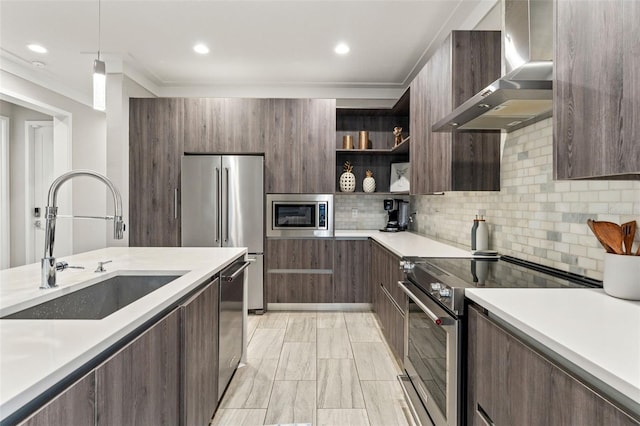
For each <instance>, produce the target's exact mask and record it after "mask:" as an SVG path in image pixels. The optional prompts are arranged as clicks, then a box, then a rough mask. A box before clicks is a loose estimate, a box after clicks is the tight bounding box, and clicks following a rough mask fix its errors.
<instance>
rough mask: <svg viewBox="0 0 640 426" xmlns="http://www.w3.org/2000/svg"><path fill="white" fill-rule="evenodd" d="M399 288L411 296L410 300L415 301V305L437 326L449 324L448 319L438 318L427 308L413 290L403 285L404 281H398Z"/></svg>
mask: <svg viewBox="0 0 640 426" xmlns="http://www.w3.org/2000/svg"><path fill="white" fill-rule="evenodd" d="M398 286H399V287H400V289H401V290H402V291H404V292H405V294H406V295H407V296H409V299H411V300H412V301H413V303H415V304H416V305H418V307H419V308H420V309H421V310H422V311H423V312H424V313H425V314H427V316H428V317H429V318H431V320H432V321H433V322H434V323H435V324H437V325H444V324H446V323H447V319H446V318H440V317H439V316H437V315H436V314H434V313H433V312H431V310H430V309H429V308H427V306H426V305H425V304H424V303H422V302H421V301H420V300H419V299H418V298H417V297H416V296H415V295H414V294H413V292H412V291H411V290H409V289H408V288H407V286H406V285H404V284H403V283H402V281H398Z"/></svg>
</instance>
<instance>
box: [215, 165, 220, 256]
mask: <svg viewBox="0 0 640 426" xmlns="http://www.w3.org/2000/svg"><path fill="white" fill-rule="evenodd" d="M214 188H215V190H216V198H218V202H220V201H219V198H220V197H219V194H220V169H219V168H217V167H216V181H215V182H214ZM219 210H220V209H215V212H214V214H215V215H216V218H215V227H214V228H215V234H214V237H215V240H216V243H217V242H219V241H220V213H219Z"/></svg>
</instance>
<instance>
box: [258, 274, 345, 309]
mask: <svg viewBox="0 0 640 426" xmlns="http://www.w3.org/2000/svg"><path fill="white" fill-rule="evenodd" d="M267 294H268V300H267V301H268V302H269V303H332V302H333V275H332V274H304V273H302V274H301V273H291V274H281V273H267Z"/></svg>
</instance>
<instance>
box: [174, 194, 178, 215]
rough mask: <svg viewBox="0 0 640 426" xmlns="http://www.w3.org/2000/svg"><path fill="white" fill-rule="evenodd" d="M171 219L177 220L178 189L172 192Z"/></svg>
mask: <svg viewBox="0 0 640 426" xmlns="http://www.w3.org/2000/svg"><path fill="white" fill-rule="evenodd" d="M173 218H174V219H178V188H176V189H175V190H174V191H173Z"/></svg>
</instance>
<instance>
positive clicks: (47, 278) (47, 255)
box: [40, 170, 124, 288]
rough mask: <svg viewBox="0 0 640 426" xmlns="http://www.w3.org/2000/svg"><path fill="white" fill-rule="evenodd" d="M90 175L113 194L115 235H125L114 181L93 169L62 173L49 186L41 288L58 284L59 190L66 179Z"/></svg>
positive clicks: (118, 194) (120, 203) (120, 237)
mask: <svg viewBox="0 0 640 426" xmlns="http://www.w3.org/2000/svg"><path fill="white" fill-rule="evenodd" d="M78 176H88V177H93V178H95V179H98V180H99V181H101V182H102V183H104V184H105V185H106V186H107V188H109V190H110V191H111V194H112V195H113V205H114V213H113V237H114V238H115V239H117V240H121V239H122V238H123V237H124V222H123V220H122V197H121V196H120V191H118V188H116V187H115V185H114V184H113V182H111V181H110V180H109V178H107V177H106V176H104V175H101V174H100V173H96V172H94V171H93V170H72V171H70V172H67V173H64V174H62V175H60V176H59V177H58V178H57V179H56V180H54V181H53V183H52V184H51V186H50V187H49V194H48V196H47V208H46V210H45V218H46V220H47V224H46V229H45V238H44V257H43V258H42V280H41V283H40V288H52V287H55V286H56V258H55V257H54V256H53V246H54V243H55V235H56V218H57V215H58V205H57V204H58V190H59V189H60V186H62V184H63V183H65V182H66V181H68V180H70V179H72V178H75V177H78Z"/></svg>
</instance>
